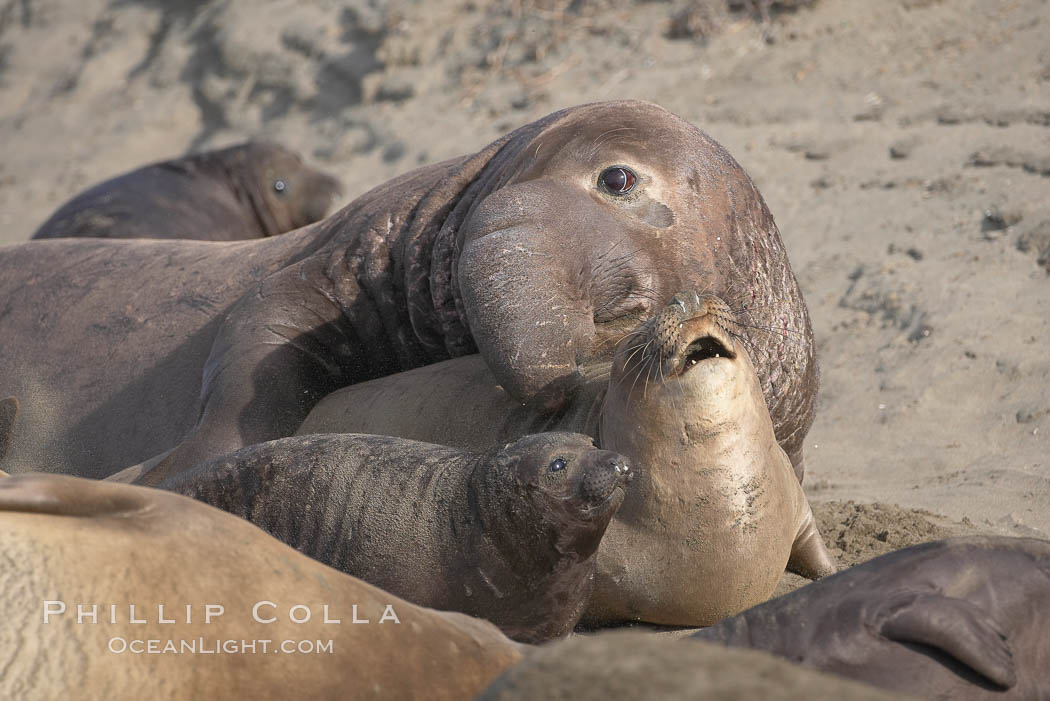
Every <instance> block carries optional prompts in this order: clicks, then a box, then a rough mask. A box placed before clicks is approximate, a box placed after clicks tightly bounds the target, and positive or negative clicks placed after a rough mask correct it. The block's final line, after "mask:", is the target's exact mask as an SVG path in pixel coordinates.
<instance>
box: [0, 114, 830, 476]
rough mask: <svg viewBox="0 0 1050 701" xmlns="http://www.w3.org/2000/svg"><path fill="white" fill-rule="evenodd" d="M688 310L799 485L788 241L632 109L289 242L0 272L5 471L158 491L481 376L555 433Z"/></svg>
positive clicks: (734, 178) (712, 152) (682, 137)
mask: <svg viewBox="0 0 1050 701" xmlns="http://www.w3.org/2000/svg"><path fill="white" fill-rule="evenodd" d="M621 186H622V187H621ZM56 261H57V263H56ZM682 289H701V290H707V291H710V292H712V293H715V294H719V295H721V296H723V297H724V298H726V299H728V300H731V301H732V303H733V304H734V306H735V308H736V309H737V311H738V312H739V313H740V314H741V319H740V320H741V323H742V324H744V327H743V328H744V330H745V335H747V337H748V338H749V341H750V342H751V343H752V345H753V346H754V348H755V350H756V352H755V358H754V363H755V367H756V369H757V371H758V374H759V377H760V378H761V384H762V388H763V392H764V393H765V395H766V398H767V400H768V403H769V407H770V411H771V413H772V416H773V419H774V428H775V431H776V433H777V436H778V439H779V440H781V441H782V442H783V444H784V446H785V449H786V450H787V451H788V454H789V455H790V456H791V457H792V458H793V459H794V460H795V461H796V465H797V467H798V471H799V474H800V475H801V472H802V464H801V458H802V455H801V448H802V439H803V437H804V436H805V433H806V431H807V430H808V428H809V425H810V424H811V422H812V420H813V409H814V406H815V404H814V402H815V400H816V392H817V382H816V363H815V357H814V351H813V343H812V334H811V329H810V322H809V317H808V313H807V311H806V307H805V303H804V302H803V300H802V296H801V293H800V291H799V288H798V285H797V283H796V281H795V277H794V275H793V274H792V272H791V268H790V265H789V263H788V260H787V254H786V252H785V251H784V246H783V243H782V241H781V239H780V234H779V232H778V231H777V227H776V224H775V223H774V221H773V217H772V216H771V215H770V213H769V210H768V208H767V207H766V205H765V203H764V202H763V200H762V197H761V195H760V194H759V192H758V190H757V189H756V188H755V186H754V183H753V182H752V181H751V179H750V178H749V177H748V176H747V174H746V173H745V172H744V171H743V169H742V168H741V167H740V165H739V164H738V163H736V161H734V160H733V158H732V157H731V156H730V155H729V154H728V153H727V152H726V151H725V149H724V148H722V147H721V146H720V145H719V144H717V143H716V142H715V141H713V140H712V139H711V138H710V137H709V136H707V135H706V134H704V133H703V132H702V131H700V130H699V129H697V128H696V127H695V126H693V125H691V124H689V123H688V122H686V121H684V120H683V119H681V118H680V117H677V116H675V115H673V114H671V113H669V112H667V111H666V110H664V109H662V108H660V107H658V106H656V105H653V104H649V103H644V102H636V101H613V102H602V103H596V104H591V105H581V106H578V107H572V108H568V109H565V110H562V111H560V112H556V113H554V114H551V115H548V116H546V117H544V118H542V119H539V120H537V121H535V122H532V123H530V124H526V125H524V126H522V127H521V128H519V129H517V130H515V131H514V132H512V133H511V134H508V135H507V136H505V137H503V138H501V139H498V140H497V141H495V142H493V143H491V144H489V145H488V146H485V147H484V148H482V149H481V150H479V151H478V152H477V153H475V154H472V155H469V156H465V157H463V158H458V159H454V160H450V161H446V162H444V163H439V164H435V165H431V166H427V167H425V168H421V169H419V170H416V171H413V172H410V173H407V174H405V175H403V176H401V177H399V178H397V179H395V180H392V181H390V182H389V183H386V184H383V185H380V186H378V187H376V188H375V189H373V190H372V191H370V192H368V193H366V194H365V195H362V196H361V197H359V198H357V199H356V200H355V201H354V202H352V203H351V204H349V205H347V206H346V207H344V208H343V209H342V210H340V211H338V212H336V213H334V214H333V215H331V216H329V217H328V218H326V219H324V220H323V221H320V222H317V223H315V224H312V225H310V226H307V227H303V228H301V229H298V230H296V231H293V232H290V233H288V234H284V235H282V236H276V237H271V238H267V239H258V240H253V241H243V242H229V243H221V242H204V241H144V240H132V241H108V240H100V239H65V240H48V241H31V242H29V243H25V244H21V245H17V246H9V247H4V248H2V249H0V299H2V300H4V304H5V305H6V306H5V309H10V312H9V313H6V314H4V315H2V316H0V338H3V339H4V341H3V343H2V344H0V397H6V396H11V395H13V396H15V397H17V398H18V399H19V401H20V402H21V403H22V418H21V419H20V420H19V422H18V424H17V425H16V427H15V430H14V434H13V436H12V441H11V448H10V451H9V453H8V457H7V458H6V461H5V469H8V471H13V472H17V471H21V470H33V469H38V468H46V469H48V470H52V471H56V472H61V471H65V472H71V473H72V472H75V473H76V474H79V475H83V476H91V477H107V476H109V475H111V474H113V473H114V472H117V471H119V470H121V469H123V468H125V467H127V466H128V465H131V464H134V463H138V462H142V461H144V460H148V459H150V458H152V457H154V456H156V455H158V454H160V453H163V452H164V451H166V450H171V452H170V453H169V454H168V455H167V456H165V457H164V458H163V459H161V460H160V461H159V462H158V463H157V464H156V465H155V467H154V468H153V470H151V475H150V476H149V479H150V480H152V482H151V483H153V484H156V483H158V482H159V481H161V480H163V479H164V478H166V477H169V476H171V475H173V474H177V473H178V472H180V471H181V470H184V469H190V468H192V467H193V466H194V465H196V464H198V463H199V462H202V461H204V460H207V459H210V458H213V457H217V456H219V455H224V454H226V453H228V452H231V451H233V450H236V449H238V448H241V447H243V446H245V445H251V444H253V443H260V442H263V441H267V440H273V439H275V438H281V437H284V436H288V435H291V434H292V433H293V432H294V431H295V430H296V428H298V426H299V425H300V424H301V423H302V421H303V419H304V418H305V417H306V415H307V414H308V413H309V411H310V409H312V408H313V406H314V405H315V404H316V403H317V401H318V400H320V399H321V398H322V397H324V396H325V395H327V394H329V393H331V392H333V391H335V390H337V389H339V388H341V387H346V386H349V385H353V384H357V383H360V382H365V381H368V380H371V379H375V378H377V377H385V376H387V375H391V374H394V373H396V372H400V371H404V370H408V369H411V368H414V367H420V366H423V365H428V364H431V363H435V362H439V361H442V360H447V359H449V358H452V357H459V356H462V355H468V354H471V353H475V352H478V353H480V354H481V355H482V356H483V357H484V358H485V361H486V363H487V364H488V365H489V367H490V368H491V369H492V372H493V374H494V375H495V377H496V378H497V380H498V381H499V383H500V384H502V385H503V386H504V387H505V388H506V389H507V391H508V392H509V393H510V394H511V395H512V396H513V397H514V398H515V399H516V400H518V401H519V402H523V403H530V405H533V406H536V407H538V408H540V409H542V410H544V411H556V410H559V407H561V406H563V405H564V404H565V403H567V402H570V401H572V398H573V396H574V395H575V394H576V393H577V392H578V390H579V385H580V383H581V382H583V381H585V379H586V378H585V377H584V375H583V373H582V371H581V368H583V367H585V366H587V365H589V364H591V363H597V362H605V363H608V362H610V361H611V360H612V356H613V353H614V352H615V347H616V343H617V341H618V340H619V339H620V338H622V336H623V335H624V334H625V333H627V332H629V331H631V330H632V329H634V328H635V327H636V326H637V325H638V323H640V321H641V320H642V319H644V318H646V317H648V316H650V315H651V314H652V313H653V311H654V310H655V309H657V308H659V307H661V306H663V305H664V304H666V303H667V301H668V300H669V299H670V298H671V297H672V296H673V295H674V294H675V293H676V292H677V291H678V290H682ZM115 300H116V301H115Z"/></svg>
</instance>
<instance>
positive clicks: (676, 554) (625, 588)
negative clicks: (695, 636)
mask: <svg viewBox="0 0 1050 701" xmlns="http://www.w3.org/2000/svg"><path fill="white" fill-rule="evenodd" d="M736 328H738V327H737V326H736V323H735V321H734V320H733V317H732V314H731V313H730V312H729V310H728V308H727V307H726V305H725V303H724V302H722V301H721V300H719V299H718V298H716V297H712V296H709V295H705V296H701V295H698V294H695V293H683V294H679V295H677V296H676V297H675V299H674V301H673V302H672V303H671V304H670V305H669V306H668V307H667V308H666V309H664V310H663V311H662V312H661V313H660V314H659V315H658V316H657V317H656V318H655V319H654V320H652V321H651V322H650V323H649V324H647V325H646V327H645V328H644V329H643V330H642V331H641V332H639V333H637V334H635V335H633V336H631V337H629V338H628V339H627V340H626V341H625V347H624V348H622V349H621V350H620V352H619V354H618V355H617V358H616V361H615V362H614V364H613V371H612V376H611V377H610V380H609V393H608V395H607V397H606V399H605V408H604V410H603V411H602V418H601V428H600V436H601V440H602V444H603V445H604V446H606V447H607V448H608V449H610V450H616V451H618V452H622V453H623V454H624V455H628V456H630V457H631V459H632V460H634V461H636V462H637V464H639V465H641V466H644V468H645V469H644V472H642V473H641V474H640V476H639V479H638V481H637V484H636V485H634V486H635V487H636V489H635V490H632V493H631V494H629V495H627V498H626V499H625V500H624V504H623V506H622V507H621V510H620V512H619V514H618V516H617V518H616V520H615V521H614V522H613V524H611V525H610V527H609V530H608V531H607V532H606V536H605V540H604V541H603V543H602V548H601V549H600V550H599V552H598V581H597V583H596V585H595V594H594V602H593V605H592V607H591V609H590V610H589V612H588V617H589V618H590V619H591V620H592V621H596V622H608V621H614V620H620V619H623V618H628V619H640V620H645V621H649V622H652V623H664V624H683V623H686V624H689V625H710V624H712V623H716V622H717V621H719V620H721V619H722V618H724V617H726V616H729V615H732V614H733V613H736V612H739V611H742V610H744V609H746V608H749V607H751V606H754V605H755V604H758V603H761V602H763V601H765V600H766V599H768V598H769V596H770V594H772V593H773V590H774V589H775V588H776V585H777V582H778V581H779V579H780V576H781V575H782V574H783V572H784V569H785V567H790V569H792V570H793V571H796V572H798V573H800V574H803V575H805V576H809V577H811V578H814V577H820V576H823V575H826V574H830V573H832V572H834V571H835V565H834V562H833V560H832V559H831V556H830V554H829V553H828V552H827V549H826V548H825V546H824V544H823V541H821V539H820V535H819V534H818V533H817V531H816V525H815V522H814V519H813V513H812V511H811V510H810V508H809V503H808V502H807V501H806V497H805V495H804V494H803V493H802V487H801V485H800V484H799V483H798V480H797V479H796V477H795V474H794V472H793V471H792V467H791V462H790V460H788V458H787V455H785V453H784V451H783V449H782V448H781V447H780V446H779V445H777V442H776V439H775V438H774V436H773V425H772V422H771V421H770V418H769V413H768V411H767V409H766V404H765V400H764V399H763V397H762V390H761V387H760V386H759V383H758V376H757V375H756V374H755V371H754V368H753V367H752V365H751V361H750V359H749V358H748V354H747V352H746V351H745V349H744V344H743V343H742V342H740V341H739V335H738V334H737V332H736V330H735V329H736ZM734 336H736V338H734Z"/></svg>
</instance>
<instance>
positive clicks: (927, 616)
mask: <svg viewBox="0 0 1050 701" xmlns="http://www.w3.org/2000/svg"><path fill="white" fill-rule="evenodd" d="M885 613H886V619H885V620H884V621H883V623H882V625H881V626H880V627H879V632H880V633H881V634H882V635H883V636H885V637H887V638H889V639H890V640H896V641H898V642H902V643H918V644H920V645H927V646H929V647H932V648H934V649H937V650H940V651H942V652H943V653H944V654H946V655H949V656H950V657H953V658H955V659H956V660H958V661H959V662H961V663H962V664H964V665H965V666H967V667H969V668H970V669H972V670H974V671H975V672H977V673H978V674H980V675H982V676H983V677H985V678H987V679H988V680H989V681H991V682H992V683H994V684H996V685H998V686H1000V687H1002V688H1004V689H1009V688H1011V687H1013V686H1014V685H1015V684H1016V683H1017V671H1016V669H1015V667H1014V658H1013V653H1011V651H1010V646H1009V644H1007V641H1006V634H1004V633H1003V632H1002V629H1001V628H1000V627H999V625H998V624H997V623H996V622H995V620H994V619H993V618H992V617H991V616H989V615H988V614H987V613H986V612H985V611H983V610H982V609H980V608H978V607H977V606H975V605H974V604H972V603H970V602H969V601H966V600H964V599H954V598H951V597H948V596H943V595H940V594H908V595H905V596H904V597H903V598H902V599H900V600H898V601H897V602H896V604H895V605H894V606H893V607H892V610H890V611H888V612H885Z"/></svg>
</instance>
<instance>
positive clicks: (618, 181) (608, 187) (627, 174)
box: [598, 166, 638, 195]
mask: <svg viewBox="0 0 1050 701" xmlns="http://www.w3.org/2000/svg"><path fill="white" fill-rule="evenodd" d="M636 182H638V176H636V175H635V174H634V171H633V170H631V169H630V168H628V167H627V166H613V167H612V168H606V169H605V170H603V171H602V174H601V175H599V176H598V187H599V188H601V189H602V190H605V191H606V192H608V193H609V194H610V195H626V194H627V193H628V192H630V191H631V190H633V189H634V184H635V183H636Z"/></svg>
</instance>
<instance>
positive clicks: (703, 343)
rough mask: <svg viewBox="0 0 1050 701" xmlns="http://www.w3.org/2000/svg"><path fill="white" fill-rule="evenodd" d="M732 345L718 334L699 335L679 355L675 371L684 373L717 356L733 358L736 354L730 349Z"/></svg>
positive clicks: (680, 373) (679, 373)
mask: <svg viewBox="0 0 1050 701" xmlns="http://www.w3.org/2000/svg"><path fill="white" fill-rule="evenodd" d="M730 347H731V346H730V344H728V343H726V342H725V341H724V340H723V339H721V338H719V336H718V335H715V334H710V333H708V334H704V335H702V336H699V337H697V338H695V339H694V340H693V341H691V342H690V343H689V345H687V346H686V347H685V350H684V351H683V352H682V353H681V354H680V355H679V356H678V363H677V364H676V366H675V372H676V373H677V374H678V375H683V374H685V373H687V372H689V370H691V369H692V368H694V367H696V366H697V365H699V364H700V363H702V362H704V361H705V360H712V359H715V358H728V359H730V360H732V359H733V358H735V357H736V354H735V353H733V351H731V350H729V348H730Z"/></svg>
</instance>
